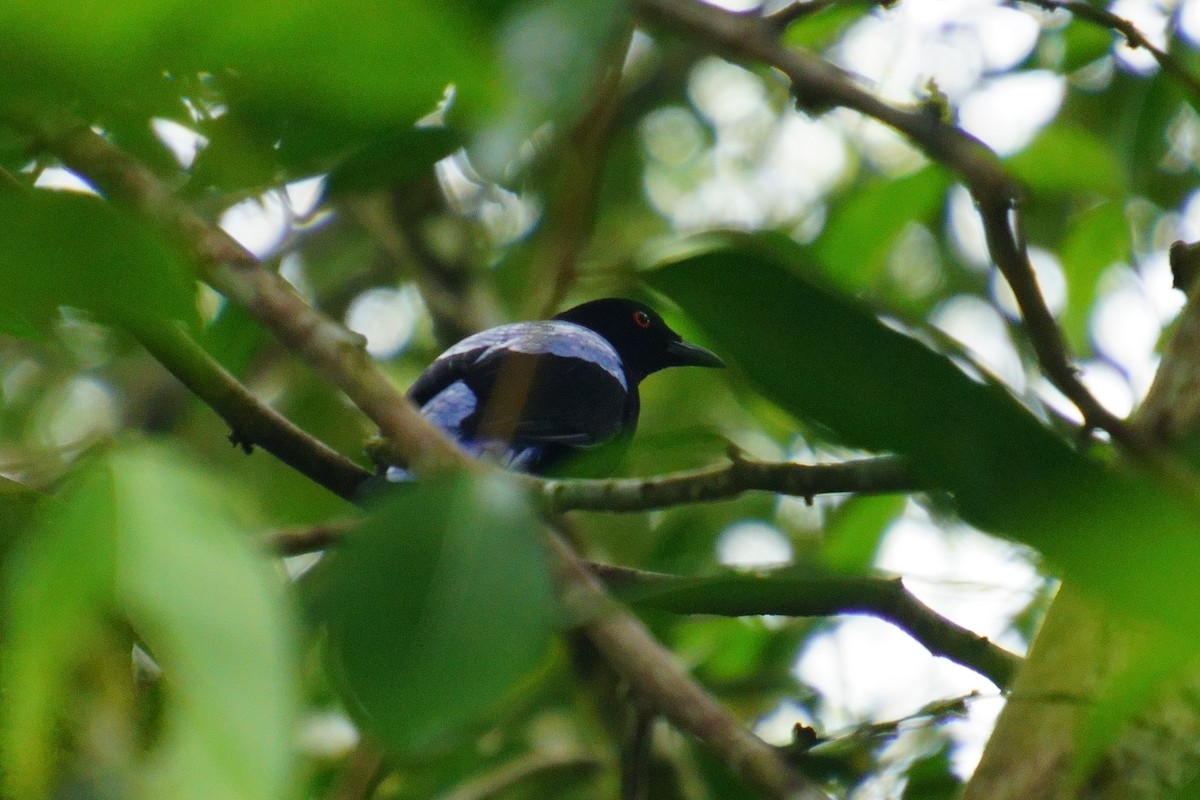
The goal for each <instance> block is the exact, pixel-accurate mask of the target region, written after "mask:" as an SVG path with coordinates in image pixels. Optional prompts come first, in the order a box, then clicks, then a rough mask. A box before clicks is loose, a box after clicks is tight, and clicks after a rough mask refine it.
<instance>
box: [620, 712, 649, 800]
mask: <svg viewBox="0 0 1200 800" xmlns="http://www.w3.org/2000/svg"><path fill="white" fill-rule="evenodd" d="M629 716H630V719H629V730H628V731H627V732H626V735H625V741H624V742H622V744H621V800H647V797H648V796H649V791H650V758H651V755H652V753H651V750H652V747H651V745H652V744H653V743H654V720H656V719H657V718H658V715H656V714H654V713H653V712H650V711H647V710H646V709H643V708H641V707H640V706H638V704H637V702H636V701H635V702H634V703H633V704H632V707H631V708H630V714H629Z"/></svg>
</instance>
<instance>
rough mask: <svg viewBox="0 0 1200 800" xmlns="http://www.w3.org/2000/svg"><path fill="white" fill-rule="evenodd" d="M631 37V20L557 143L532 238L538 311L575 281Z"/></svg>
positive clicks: (554, 303)
mask: <svg viewBox="0 0 1200 800" xmlns="http://www.w3.org/2000/svg"><path fill="white" fill-rule="evenodd" d="M632 38H633V27H632V25H631V26H630V27H629V28H628V30H626V32H625V34H624V35H623V36H621V37H620V39H619V40H618V41H617V42H615V43H614V46H613V47H612V48H611V51H612V52H611V56H610V58H609V63H608V64H607V65H606V71H605V74H604V75H602V76H601V77H600V79H599V80H598V81H597V84H596V86H595V87H594V90H593V94H594V100H593V101H592V105H591V107H590V108H589V109H588V110H587V112H586V113H585V114H584V115H583V117H582V118H581V119H580V120H579V121H578V122H576V123H575V125H574V126H572V128H571V130H570V131H569V132H568V134H567V136H566V137H565V139H564V141H563V142H562V144H561V146H560V148H559V150H560V153H559V159H558V165H557V170H556V173H557V175H556V182H557V191H556V192H554V193H553V195H552V196H551V198H550V201H549V205H548V206H547V209H546V216H545V219H544V220H543V221H542V225H541V230H540V231H539V232H538V235H537V239H536V242H537V244H538V245H539V247H540V253H539V257H538V258H537V259H536V260H535V262H534V265H535V268H537V269H539V270H540V271H541V272H542V273H543V274H544V276H545V277H543V278H542V279H540V280H534V281H533V282H532V285H533V286H542V285H548V286H549V287H550V291H549V292H548V294H546V296H545V297H540V298H538V307H539V308H540V311H541V313H540V314H539V315H538V316H540V317H547V316H550V315H551V314H553V313H554V312H555V311H557V310H558V306H559V305H560V304H561V303H562V301H563V298H564V297H566V295H567V292H568V291H570V289H571V286H572V285H573V284H574V283H575V280H576V278H577V277H578V274H579V257H580V254H581V253H582V251H583V249H584V246H585V245H586V243H587V240H588V238H589V237H590V236H591V235H592V230H593V228H594V227H595V222H596V211H597V206H598V204H599V199H600V194H601V191H600V189H601V180H602V178H603V177H604V166H605V164H606V163H607V159H606V157H607V155H608V149H609V144H610V143H611V141H612V136H613V121H614V120H615V119H616V116H617V111H618V109H619V108H620V105H621V99H622V95H623V91H624V87H623V85H622V80H621V78H622V74H621V67H622V64H623V63H624V61H625V57H626V54H627V53H628V52H629V43H630V41H631V40H632Z"/></svg>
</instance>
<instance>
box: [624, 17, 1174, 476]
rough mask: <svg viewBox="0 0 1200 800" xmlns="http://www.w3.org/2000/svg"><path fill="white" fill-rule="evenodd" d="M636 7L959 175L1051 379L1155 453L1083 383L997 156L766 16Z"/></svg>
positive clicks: (1102, 422)
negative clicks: (791, 41) (865, 82)
mask: <svg viewBox="0 0 1200 800" xmlns="http://www.w3.org/2000/svg"><path fill="white" fill-rule="evenodd" d="M636 7H637V8H638V9H639V10H640V11H641V13H642V15H643V16H644V17H646V18H647V19H649V20H652V21H654V22H658V23H662V24H664V25H666V26H667V27H669V28H671V29H673V30H677V31H679V32H682V33H686V34H689V35H691V36H694V37H696V38H698V39H701V40H702V41H704V42H705V43H707V44H709V45H710V46H712V47H713V48H715V49H716V50H718V51H720V52H722V53H724V54H726V55H727V56H729V57H731V58H734V59H737V60H749V61H757V62H761V63H763V64H768V65H770V66H772V67H775V68H776V69H778V70H780V71H781V72H783V73H784V74H785V75H787V77H788V78H789V79H790V80H791V81H792V84H793V92H794V94H795V95H796V96H797V98H798V99H799V101H800V102H801V103H802V104H811V105H812V106H813V107H814V108H824V107H827V106H829V105H836V106H843V107H845V108H849V109H853V110H855V111H858V112H860V113H862V114H865V115H867V116H869V117H873V118H874V119H877V120H879V121H880V122H882V123H884V124H885V125H888V126H890V127H892V128H895V129H896V130H897V131H899V132H901V133H903V134H904V135H906V136H907V137H908V138H909V139H910V140H911V141H912V142H913V143H914V144H915V145H917V146H918V147H919V148H921V149H922V150H924V151H925V153H926V154H927V155H928V156H929V157H930V158H932V159H934V160H935V161H938V162H939V163H941V164H943V165H945V166H946V167H947V168H949V169H951V170H953V171H954V172H956V173H958V175H959V176H960V177H961V178H962V179H963V181H964V182H965V183H966V185H967V187H968V188H969V189H970V191H971V194H972V196H973V197H974V198H975V201H976V202H977V203H978V204H979V206H980V211H981V215H982V217H983V223H984V228H985V231H986V232H987V240H988V248H989V250H990V252H991V255H992V260H993V261H995V263H996V266H997V267H998V268H999V269H1000V271H1001V273H1002V274H1003V275H1004V277H1005V279H1006V280H1007V281H1008V282H1009V284H1010V285H1011V286H1012V288H1013V294H1014V295H1015V296H1016V298H1017V303H1018V305H1019V306H1020V308H1021V313H1022V315H1023V316H1024V318H1025V321H1026V325H1027V327H1028V331H1029V336H1030V339H1031V340H1032V342H1033V345H1034V350H1035V351H1036V353H1037V356H1038V361H1039V362H1040V363H1041V365H1042V369H1043V370H1044V371H1045V373H1046V375H1047V377H1048V378H1049V379H1050V380H1051V381H1052V382H1053V383H1054V385H1055V386H1057V387H1058V389H1059V390H1060V391H1062V393H1063V394H1064V395H1066V396H1067V397H1068V398H1069V399H1070V400H1071V402H1073V403H1074V404H1075V405H1076V406H1077V407H1078V408H1079V410H1080V412H1081V413H1082V414H1083V417H1084V420H1085V422H1086V424H1087V425H1089V426H1092V427H1096V428H1100V429H1103V430H1105V431H1107V432H1108V433H1109V435H1111V436H1112V438H1113V439H1114V440H1115V441H1117V442H1119V443H1120V444H1121V445H1123V446H1124V447H1125V448H1126V449H1128V450H1129V451H1130V452H1131V453H1133V454H1136V455H1146V454H1148V453H1149V452H1150V451H1151V450H1152V447H1151V446H1150V445H1149V443H1148V442H1147V440H1146V439H1145V437H1143V436H1142V435H1141V434H1140V433H1139V432H1135V431H1133V430H1131V429H1130V428H1128V427H1127V426H1126V425H1125V424H1124V423H1123V422H1122V421H1121V420H1120V419H1118V418H1117V417H1116V416H1114V415H1113V414H1111V413H1110V412H1109V411H1107V410H1106V409H1105V408H1104V407H1103V406H1101V405H1100V403H1099V401H1097V400H1096V399H1095V398H1094V397H1093V396H1092V395H1091V393H1090V392H1089V391H1088V390H1087V388H1086V387H1085V386H1084V385H1083V383H1082V382H1081V381H1080V380H1079V375H1078V374H1077V372H1076V370H1075V368H1074V366H1072V364H1071V359H1070V356H1069V355H1068V352H1067V347H1066V343H1065V341H1064V339H1063V336H1062V332H1061V331H1060V330H1059V328H1058V326H1057V324H1056V323H1055V322H1054V317H1053V315H1052V314H1051V313H1050V311H1049V309H1048V308H1047V306H1046V303H1045V300H1044V299H1043V298H1042V295H1041V292H1040V290H1039V289H1038V286H1037V281H1036V280H1035V278H1034V273H1033V267H1032V266H1031V265H1030V263H1029V258H1028V255H1027V254H1026V252H1025V248H1024V245H1023V243H1022V242H1021V240H1020V237H1019V236H1018V235H1017V226H1016V224H1015V223H1014V221H1013V218H1014V217H1015V214H1016V210H1015V209H1016V206H1017V201H1018V198H1019V196H1020V190H1019V187H1018V186H1017V184H1016V182H1015V181H1014V180H1013V179H1012V178H1011V177H1010V176H1009V175H1008V174H1007V173H1006V172H1005V171H1004V169H1003V167H1002V166H1001V164H1000V161H999V159H998V158H997V157H996V154H995V153H993V152H992V151H991V150H989V149H988V148H987V147H986V146H985V145H984V144H983V143H982V142H980V141H979V140H978V139H976V138H975V137H973V136H971V135H970V134H968V133H966V132H965V131H963V130H961V129H959V128H956V127H954V126H953V125H951V124H949V123H947V122H945V121H943V120H942V119H941V117H940V115H938V114H937V113H935V111H934V110H933V109H929V108H923V107H917V108H912V109H904V108H899V107H896V106H893V105H890V104H888V103H886V102H884V101H883V100H880V99H879V98H878V97H876V96H875V95H873V94H871V93H870V92H867V91H865V90H864V89H862V88H860V87H859V86H857V85H855V83H854V82H853V81H852V80H851V78H850V77H849V76H848V75H847V74H846V73H845V72H843V71H842V70H840V69H838V68H837V67H835V66H833V65H832V64H830V63H829V62H827V61H825V60H823V59H821V58H819V57H817V56H815V55H813V54H812V53H809V52H807V51H804V50H800V49H796V48H788V47H787V46H785V45H784V44H782V43H781V42H780V41H779V36H778V31H777V27H776V26H774V25H773V24H772V23H771V22H769V21H768V20H765V19H763V18H762V17H760V16H757V15H745V14H736V13H732V12H728V11H724V10H722V9H720V8H718V7H716V6H712V5H708V4H707V3H702V2H697V0H636Z"/></svg>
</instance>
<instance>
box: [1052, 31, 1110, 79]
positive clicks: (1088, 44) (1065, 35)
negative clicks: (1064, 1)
mask: <svg viewBox="0 0 1200 800" xmlns="http://www.w3.org/2000/svg"><path fill="white" fill-rule="evenodd" d="M1062 42H1063V56H1062V63H1061V64H1060V65H1059V69H1060V70H1061V71H1062V72H1074V71H1075V70H1077V69H1079V68H1080V67H1085V66H1087V65H1088V64H1091V63H1092V62H1093V61H1095V60H1096V59H1098V58H1103V57H1104V56H1106V55H1108V54H1109V53H1111V52H1112V47H1113V34H1112V32H1111V31H1109V30H1108V29H1107V28H1104V27H1101V26H1100V25H1097V24H1095V23H1093V22H1085V21H1082V20H1078V19H1073V20H1071V21H1070V22H1069V23H1067V27H1066V28H1065V29H1064V30H1063V32H1062Z"/></svg>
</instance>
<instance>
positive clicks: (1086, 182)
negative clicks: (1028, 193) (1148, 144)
mask: <svg viewBox="0 0 1200 800" xmlns="http://www.w3.org/2000/svg"><path fill="white" fill-rule="evenodd" d="M1006 164H1007V166H1008V169H1009V171H1010V172H1011V173H1012V174H1013V175H1014V176H1015V177H1016V178H1018V179H1019V180H1020V181H1021V182H1022V183H1024V184H1025V186H1026V187H1028V188H1029V189H1031V190H1032V191H1034V192H1083V193H1093V194H1098V195H1101V196H1103V197H1116V196H1117V195H1119V194H1120V193H1121V192H1122V191H1124V189H1125V176H1124V173H1123V172H1122V170H1121V161H1120V160H1119V159H1118V158H1116V155H1115V154H1114V153H1113V151H1112V148H1111V147H1110V146H1109V144H1108V143H1107V142H1106V141H1105V140H1104V139H1101V138H1100V137H1099V136H1097V135H1096V134H1094V133H1092V132H1091V131H1089V130H1087V129H1086V128H1083V127H1079V126H1077V125H1074V124H1071V123H1069V122H1056V123H1054V124H1053V125H1050V126H1048V127H1047V128H1046V129H1045V130H1043V131H1042V132H1041V133H1040V134H1038V136H1037V138H1035V139H1034V140H1033V141H1032V142H1031V143H1030V144H1029V146H1028V147H1026V148H1025V149H1024V150H1022V151H1021V152H1019V153H1017V154H1016V155H1015V156H1013V157H1012V158H1010V159H1008V160H1007V162H1006Z"/></svg>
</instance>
